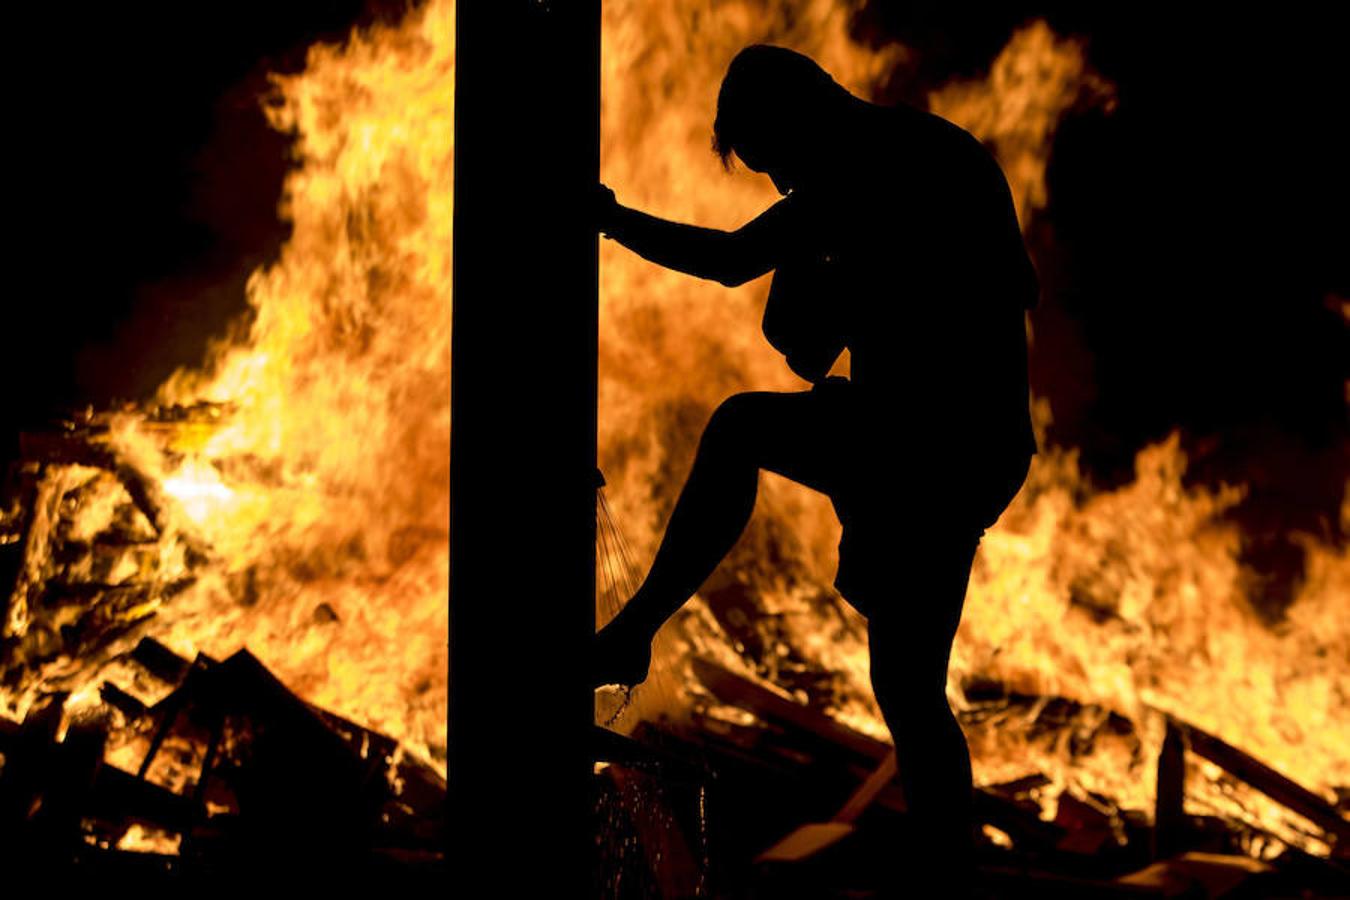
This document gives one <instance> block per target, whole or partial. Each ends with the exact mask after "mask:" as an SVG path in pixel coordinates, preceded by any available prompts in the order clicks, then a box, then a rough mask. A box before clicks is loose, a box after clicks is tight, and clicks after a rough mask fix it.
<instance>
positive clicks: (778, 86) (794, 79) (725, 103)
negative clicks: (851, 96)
mask: <svg viewBox="0 0 1350 900" xmlns="http://www.w3.org/2000/svg"><path fill="white" fill-rule="evenodd" d="M841 95H847V91H845V90H844V88H842V87H840V86H839V84H838V83H836V82H835V80H834V79H833V78H831V77H830V74H829V73H828V72H826V71H825V70H824V69H822V68H821V67H820V66H819V65H818V64H817V63H816V61H815V60H813V59H811V57H809V56H805V55H803V54H801V53H798V52H796V51H795V50H788V49H787V48H786V47H775V46H773V45H771V44H751V45H750V46H748V47H746V48H745V49H743V50H741V52H739V53H737V54H736V58H735V59H733V60H732V61H731V65H730V66H728V67H727V74H726V75H725V76H723V78H722V87H721V89H720V90H719V91H718V93H717V116H716V118H715V119H714V120H713V137H712V147H713V152H714V153H716V154H717V155H718V156H719V157H720V158H721V160H722V165H723V166H724V167H726V168H727V169H730V168H731V154H732V152H733V151H734V150H735V149H736V144H737V142H738V141H739V140H741V138H742V137H744V136H745V135H747V134H753V133H755V132H756V131H757V130H760V129H762V128H763V126H764V125H765V123H767V122H770V121H773V120H774V119H781V118H784V117H794V116H800V115H802V114H803V113H808V114H809V113H810V112H813V111H815V110H817V109H819V108H821V107H822V106H823V105H825V104H828V103H830V102H831V101H836V100H837V99H838V98H839V97H840V96H841Z"/></svg>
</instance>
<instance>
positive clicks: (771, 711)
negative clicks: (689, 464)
mask: <svg viewBox="0 0 1350 900" xmlns="http://www.w3.org/2000/svg"><path fill="white" fill-rule="evenodd" d="M691 664H692V667H693V674H694V675H695V676H696V677H697V678H698V680H699V681H700V682H701V683H702V685H704V686H705V687H706V688H707V689H708V691H709V692H710V694H711V695H712V696H714V697H715V698H716V700H717V701H718V702H719V703H721V704H724V705H725V706H726V707H737V708H739V709H740V710H743V711H744V712H747V713H750V714H752V716H753V721H752V722H750V720H749V718H748V717H747V721H748V722H750V723H749V724H744V725H742V724H733V722H732V721H731V720H730V719H729V718H728V717H727V716H725V715H719V716H718V717H716V718H713V717H702V716H698V715H696V716H695V717H694V718H693V720H692V724H687V723H686V724H679V725H676V724H674V723H672V722H670V721H662V722H661V723H660V724H653V723H649V722H642V723H640V724H639V725H638V727H637V728H636V729H635V730H634V731H633V733H632V735H631V736H630V737H628V738H620V737H618V736H617V735H610V734H608V733H606V735H605V736H604V739H603V740H602V741H601V743H600V746H599V748H598V750H597V759H599V760H602V761H603V762H601V763H599V764H597V767H596V769H597V772H596V778H597V781H598V782H599V783H600V785H601V798H602V805H601V809H602V812H603V816H602V822H603V823H604V824H605V827H606V828H608V829H609V830H611V831H612V832H614V833H617V834H628V835H632V836H633V840H630V841H627V842H622V843H616V844H614V845H612V847H611V849H610V851H609V856H608V858H605V859H602V861H601V864H602V867H603V868H604V871H605V873H606V880H605V885H606V888H605V890H606V891H607V893H605V894H603V896H606V897H607V898H627V897H657V898H675V897H716V898H725V900H768V898H775V900H776V898H864V897H881V896H890V894H886V893H884V892H882V891H880V890H879V889H878V887H877V886H878V885H880V884H884V883H891V884H894V879H895V878H896V874H895V871H894V869H895V867H897V866H905V865H906V864H907V863H906V857H905V852H904V848H905V846H906V844H907V843H909V840H908V837H907V835H909V834H912V833H913V831H912V830H913V829H916V828H922V827H923V823H921V822H914V821H911V820H910V819H909V818H907V816H906V812H905V802H904V797H903V794H902V792H901V790H900V788H899V786H898V783H897V782H896V781H895V779H894V775H895V771H896V762H895V754H894V752H893V750H892V748H891V746H890V745H889V744H888V743H885V742H883V741H879V740H877V739H875V738H873V737H871V736H868V735H865V734H862V733H860V732H857V731H854V730H852V729H850V728H848V727H846V726H844V725H842V724H840V723H839V722H837V721H835V720H834V719H832V718H830V717H828V716H826V715H823V714H821V713H819V712H816V711H815V710H814V709H812V708H811V707H809V706H808V705H806V704H803V703H800V702H797V701H795V700H793V699H792V698H791V697H789V696H788V695H787V694H785V693H783V692H781V691H776V690H774V689H772V688H770V687H767V686H765V685H763V684H760V683H758V682H756V681H754V680H751V679H749V678H746V677H743V676H741V675H739V674H737V673H734V672H731V671H729V670H727V669H725V668H723V667H721V666H719V665H717V664H716V663H714V662H711V661H708V660H703V659H698V658H695V659H692V660H691ZM1004 702H1005V703H1006V702H1008V701H1007V700H1006V699H1005V701H1004ZM1066 702H1067V701H1066ZM1188 754H1191V755H1193V758H1198V759H1201V760H1204V761H1206V762H1207V763H1208V764H1213V765H1217V766H1218V767H1220V768H1221V769H1222V770H1224V772H1225V773H1226V777H1230V778H1233V779H1237V780H1240V781H1242V782H1243V783H1245V784H1247V785H1249V786H1250V787H1252V788H1254V789H1256V790H1257V791H1260V792H1261V793H1263V794H1264V795H1266V796H1267V797H1269V798H1271V799H1273V800H1274V801H1276V802H1277V803H1279V804H1280V805H1282V806H1283V807H1284V808H1287V809H1290V810H1293V811H1295V812H1297V813H1298V814H1299V816H1301V817H1302V819H1303V820H1304V821H1307V822H1311V823H1314V824H1315V826H1316V827H1317V829H1320V833H1319V834H1317V838H1318V839H1319V840H1320V841H1321V842H1322V843H1324V845H1326V846H1329V847H1331V850H1332V852H1331V855H1330V857H1329V858H1328V857H1324V856H1321V855H1313V854H1310V853H1307V852H1304V851H1302V850H1299V849H1297V848H1295V847H1293V846H1290V845H1288V844H1287V843H1285V842H1282V841H1279V840H1278V838H1276V837H1275V836H1273V835H1270V834H1267V833H1264V832H1262V830H1261V829H1260V828H1257V827H1255V826H1253V825H1251V824H1249V823H1246V822H1241V821H1236V820H1232V819H1229V818H1225V817H1221V816H1213V815H1209V816H1202V815H1194V814H1189V813H1187V812H1186V811H1185V810H1184V808H1183V798H1184V793H1185V774H1184V773H1185V764H1186V757H1187V755H1188ZM1157 766H1158V770H1157V772H1158V792H1157V804H1156V808H1155V809H1154V810H1152V811H1151V814H1146V813H1143V812H1140V811H1134V810H1128V809H1121V808H1119V807H1117V806H1116V805H1115V804H1113V803H1111V801H1110V800H1109V799H1107V798H1105V797H1094V796H1092V795H1088V796H1087V797H1086V798H1085V799H1077V798H1076V797H1075V796H1073V795H1072V794H1070V793H1068V792H1065V793H1063V794H1061V795H1060V796H1059V798H1058V807H1057V811H1056V813H1055V816H1054V818H1053V819H1052V820H1046V819H1044V818H1042V812H1041V810H1042V807H1041V805H1040V804H1039V803H1038V802H1037V801H1036V800H1035V799H1034V796H1035V794H1036V792H1037V791H1038V790H1039V789H1041V788H1043V787H1044V786H1045V785H1046V783H1047V779H1045V778H1044V777H1042V776H1039V775H1033V776H1029V777H1026V778H1021V779H1018V780H1017V781H1013V782H1010V783H1007V784H998V785H991V786H987V787H984V788H982V789H980V790H978V791H977V792H976V808H977V816H978V819H979V824H980V825H981V826H982V827H983V831H982V834H983V835H984V837H983V838H982V843H981V846H980V849H979V854H980V870H981V872H980V881H981V883H982V888H981V890H982V891H983V892H984V894H983V896H986V897H988V898H1005V897H1007V898H1012V897H1018V898H1020V897H1028V898H1075V900H1077V898H1094V897H1102V898H1112V897H1122V898H1124V897H1140V898H1143V897H1177V898H1216V897H1224V898H1285V897H1288V898H1295V897H1298V898H1321V897H1345V896H1350V859H1348V858H1347V857H1350V820H1347V817H1346V808H1345V805H1344V803H1342V804H1341V805H1340V806H1339V807H1338V806H1337V805H1334V804H1331V803H1329V802H1327V801H1326V800H1325V799H1324V798H1322V797H1321V796H1319V795H1317V794H1315V793H1313V792H1311V791H1308V790H1306V789H1305V788H1303V787H1301V786H1299V785H1298V784H1296V783H1294V782H1292V781H1290V780H1289V779H1288V778H1285V777H1284V776H1282V775H1280V774H1279V773H1278V772H1276V771H1274V770H1273V769H1271V768H1269V767H1268V766H1266V765H1264V764H1262V763H1261V762H1259V761H1257V760H1255V759H1253V758H1252V757H1251V756H1250V755H1248V754H1246V753H1244V752H1242V751H1241V750H1238V749H1237V748H1235V747H1233V746H1231V745H1229V744H1227V743H1225V742H1224V741H1221V740H1219V739H1218V738H1216V737H1214V736H1213V735H1210V734H1207V733H1206V732H1204V731H1202V730H1200V729H1198V728H1195V727H1192V726H1190V725H1188V724H1186V723H1184V722H1181V721H1178V720H1175V719H1169V720H1168V726H1167V738H1166V740H1165V741H1164V744H1163V748H1162V752H1161V754H1160V756H1159V758H1158V760H1157ZM602 847H603V845H602ZM901 878H902V880H903V875H902V876H901ZM906 895H907V896H915V897H920V896H924V897H927V896H933V897H939V896H942V894H941V888H940V886H931V885H929V886H921V885H919V884H917V883H916V884H915V885H914V887H913V892H912V893H907V894H906Z"/></svg>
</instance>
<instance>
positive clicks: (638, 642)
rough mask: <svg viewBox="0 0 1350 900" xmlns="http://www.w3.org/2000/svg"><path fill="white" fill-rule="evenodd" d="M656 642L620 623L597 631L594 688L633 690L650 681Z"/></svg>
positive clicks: (616, 621)
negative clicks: (629, 688)
mask: <svg viewBox="0 0 1350 900" xmlns="http://www.w3.org/2000/svg"><path fill="white" fill-rule="evenodd" d="M652 640H653V637H652V635H649V634H646V633H643V632H639V631H637V630H635V629H630V628H627V627H625V626H624V625H623V623H622V622H620V621H619V620H618V619H616V620H615V621H612V622H610V623H609V624H608V625H606V626H605V627H604V628H601V629H600V630H599V631H597V632H596V633H595V638H594V639H593V640H592V642H591V685H592V687H597V688H598V687H601V686H603V685H607V684H618V685H622V686H624V687H633V686H634V685H637V684H641V683H642V682H644V681H646V680H647V672H648V670H649V669H650V668H651V664H652Z"/></svg>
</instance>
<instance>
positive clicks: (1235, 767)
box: [1168, 716, 1350, 847]
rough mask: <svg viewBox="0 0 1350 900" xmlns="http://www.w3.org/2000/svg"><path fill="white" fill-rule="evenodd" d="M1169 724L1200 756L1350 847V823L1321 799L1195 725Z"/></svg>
mask: <svg viewBox="0 0 1350 900" xmlns="http://www.w3.org/2000/svg"><path fill="white" fill-rule="evenodd" d="M1168 723H1169V725H1172V726H1173V727H1175V728H1177V729H1178V730H1179V732H1180V733H1181V735H1182V736H1183V737H1184V738H1185V740H1186V745H1187V747H1188V748H1189V749H1190V750H1191V752H1193V753H1195V754H1196V755H1197V756H1200V757H1203V758H1204V759H1207V760H1209V761H1210V762H1212V763H1214V764H1215V765H1217V766H1220V767H1222V768H1223V769H1225V770H1226V771H1228V772H1229V773H1230V774H1232V775H1234V776H1236V777H1238V778H1240V779H1242V780H1243V781H1245V782H1247V784H1249V785H1251V786H1252V787H1254V788H1256V789H1257V790H1258V791H1261V793H1263V794H1265V795H1266V796H1268V797H1270V798H1271V799H1272V800H1274V801H1275V802H1277V803H1280V804H1282V805H1284V806H1287V807H1288V808H1289V809H1292V810H1293V811H1294V812H1296V813H1298V814H1299V815H1301V816H1303V817H1305V818H1307V819H1308V820H1310V821H1312V822H1314V823H1316V824H1317V826H1318V827H1320V828H1321V829H1323V830H1324V831H1326V832H1327V834H1328V835H1330V836H1332V837H1334V838H1335V840H1336V842H1337V844H1338V845H1339V846H1342V847H1344V846H1346V845H1347V844H1350V821H1347V820H1346V819H1345V817H1344V816H1342V815H1341V814H1340V813H1339V812H1337V811H1336V808H1335V807H1334V806H1332V805H1331V804H1330V803H1328V802H1327V801H1326V800H1325V799H1323V798H1322V797H1320V796H1318V795H1317V794H1314V793H1313V792H1312V791H1310V790H1308V789H1307V788H1305V787H1303V786H1302V785H1301V784H1298V783H1297V782H1295V781H1293V780H1292V779H1290V778H1287V777H1286V776H1284V775H1281V774H1280V773H1279V772H1277V771H1275V770H1274V769H1272V768H1271V767H1270V766H1268V765H1266V764H1265V763H1263V762H1261V761H1259V760H1257V759H1255V758H1253V757H1252V756H1250V755H1248V754H1246V753H1244V752H1243V751H1241V750H1239V749H1237V748H1236V747H1234V746H1233V745H1232V744H1229V743H1227V742H1225V741H1223V740H1220V739H1219V738H1217V737H1215V736H1214V735H1212V734H1210V733H1208V732H1206V731H1202V730H1201V729H1199V728H1197V727H1195V726H1194V725H1191V724H1189V723H1187V722H1183V721H1181V720H1180V719H1177V718H1175V717H1173V716H1168Z"/></svg>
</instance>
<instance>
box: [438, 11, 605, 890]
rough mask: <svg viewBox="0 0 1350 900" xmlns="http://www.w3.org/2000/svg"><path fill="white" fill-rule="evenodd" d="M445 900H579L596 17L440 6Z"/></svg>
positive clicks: (587, 861) (585, 813)
mask: <svg viewBox="0 0 1350 900" xmlns="http://www.w3.org/2000/svg"><path fill="white" fill-rule="evenodd" d="M455 90H456V96H455V213H454V215H455V225H454V227H455V237H454V322H453V326H454V335H453V339H452V348H451V367H452V387H451V414H452V421H451V451H450V454H451V456H450V485H451V513H450V548H451V553H450V722H449V726H450V746H449V799H448V802H449V806H450V808H449V815H450V818H451V823H452V828H451V840H452V842H453V843H452V846H451V847H450V848H449V851H450V857H449V858H450V866H451V882H452V884H453V885H454V887H457V888H459V889H460V890H459V891H458V892H453V891H452V893H453V895H454V896H465V897H470V896H512V897H563V896H578V897H589V896H594V889H593V877H594V871H593V866H592V858H593V854H594V848H595V844H594V833H595V829H594V826H593V818H594V815H593V813H594V810H593V805H592V803H593V801H592V796H591V786H592V783H593V782H592V760H591V757H590V753H589V752H588V751H589V743H588V736H589V734H590V731H591V728H592V724H593V694H592V691H591V689H590V687H589V686H588V684H587V678H586V672H585V670H586V668H587V661H588V657H589V652H588V651H589V647H590V638H591V634H592V633H593V632H594V630H595V563H594V560H595V487H594V477H595V469H596V450H595V448H596V351H597V348H596V340H597V311H598V308H597V287H598V265H599V243H598V239H597V235H596V232H595V230H594V228H593V227H591V224H590V215H589V211H590V208H591V198H592V196H593V192H594V186H595V184H596V183H597V181H598V178H599V157H600V149H599V148H600V136H599V121H600V0H459V5H458V9H457V22H456V87H455Z"/></svg>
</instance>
